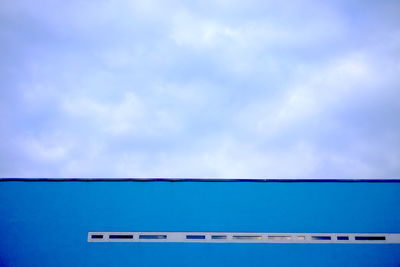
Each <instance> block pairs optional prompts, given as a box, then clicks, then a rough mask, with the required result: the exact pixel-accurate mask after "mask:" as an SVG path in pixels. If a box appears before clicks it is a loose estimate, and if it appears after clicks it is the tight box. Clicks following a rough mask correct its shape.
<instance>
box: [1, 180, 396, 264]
mask: <svg viewBox="0 0 400 267" xmlns="http://www.w3.org/2000/svg"><path fill="white" fill-rule="evenodd" d="M0 216H1V217H0V235H1V238H0V263H1V266H73V265H75V266H128V265H129V266H338V265H341V266H400V245H399V244H199V243H195V244H190V243H88V242H87V241H86V239H87V233H88V232H89V231H205V232H206V231H225V232H229V231H232V232H241V231H243V232H252V231H254V232H331V233H332V232H371V233H373V232H388V233H399V232H400V183H384V182H382V183H366V182H365V183H364V182H353V183H346V182H299V183H291V182H286V183H284V182H268V183H254V182H0Z"/></svg>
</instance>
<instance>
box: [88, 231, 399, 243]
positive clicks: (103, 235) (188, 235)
mask: <svg viewBox="0 0 400 267" xmlns="http://www.w3.org/2000/svg"><path fill="white" fill-rule="evenodd" d="M87 241H88V242H160V243H163V242H187V243H196V242H197V243H321V244H324V243H340V244H347V243H356V244H362V243H368V244H370V243H376V244H381V243H400V234H394V233H254V232H89V233H88V239H87Z"/></svg>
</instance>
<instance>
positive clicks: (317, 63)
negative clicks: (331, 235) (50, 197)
mask: <svg viewBox="0 0 400 267" xmlns="http://www.w3.org/2000/svg"><path fill="white" fill-rule="evenodd" d="M398 14H400V3H399V1H397V0H393V1H390V0H383V1H369V0H366V1H359V0H336V1H318V0H293V1H278V0H247V1H239V0H230V1H228V0H199V1H197V0H196V1H177V0H168V1H167V0H131V1H129V0H99V1H95V0H71V1H64V0H48V1H47V0H46V1H40V3H39V2H38V1H34V0H18V1H15V0H3V1H1V3H0V20H1V23H0V48H1V50H0V51H1V52H0V53H1V54H0V56H1V57H0V58H1V60H0V137H1V142H0V176H1V177H54V178H59V177H182V178H194V177H199V178H204V177H213V178H399V177H400V119H399V116H400V100H399V99H400V78H399V77H400V17H399V16H398Z"/></svg>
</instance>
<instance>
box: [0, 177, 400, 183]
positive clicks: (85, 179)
mask: <svg viewBox="0 0 400 267" xmlns="http://www.w3.org/2000/svg"><path fill="white" fill-rule="evenodd" d="M0 182H257V183H267V182H400V178H397V179H396V178H394V179H393V178H392V179H383V178H382V179H376V178H375V179H362V178H358V179H332V178H327V179H321V178H316V179H313V178H308V179H305V178H300V179H296V178H293V179H290V178H268V179H266V178H260V179H256V178H250V179H243V178H238V179H234V178H0Z"/></svg>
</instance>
